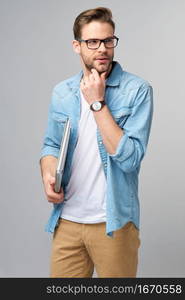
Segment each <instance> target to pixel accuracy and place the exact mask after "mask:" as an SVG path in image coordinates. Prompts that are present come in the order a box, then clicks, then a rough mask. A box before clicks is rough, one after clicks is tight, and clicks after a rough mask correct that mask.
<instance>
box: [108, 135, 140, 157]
mask: <svg viewBox="0 0 185 300" xmlns="http://www.w3.org/2000/svg"><path fill="white" fill-rule="evenodd" d="M133 151H134V144H133V141H132V140H131V139H130V138H129V136H128V135H127V134H126V133H124V134H123V136H122V137H121V139H120V141H119V143H118V146H117V149H116V152H115V153H114V154H109V156H110V157H112V158H113V159H116V160H119V161H123V160H126V159H127V158H128V157H129V156H130V155H132V153H133Z"/></svg>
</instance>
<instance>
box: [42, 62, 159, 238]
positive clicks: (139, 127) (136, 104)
mask: <svg viewBox="0 0 185 300" xmlns="http://www.w3.org/2000/svg"><path fill="white" fill-rule="evenodd" d="M82 75H83V71H81V72H80V73H78V74H77V75H75V76H73V77H71V78H69V79H67V80H64V81H62V82H60V83H58V84H57V85H56V86H55V87H54V89H53V92H52V99H51V103H50V107H49V115H48V126H47V130H46V133H45V136H44V142H43V147H42V150H41V156H40V158H42V157H44V156H46V155H53V156H55V157H58V155H59V150H60V142H61V138H62V135H63V129H64V125H65V122H66V119H67V117H69V119H70V122H71V135H70V139H69V148H68V153H67V159H66V165H65V170H64V175H63V182H62V185H63V188H64V195H65V188H66V186H67V184H68V182H69V178H70V174H71V162H72V158H73V153H74V149H75V146H76V144H77V140H78V123H79V120H80V112H81V98H80V89H79V87H80V80H81V77H82ZM105 101H106V103H107V106H108V108H109V110H110V112H111V114H112V116H113V118H114V120H115V121H116V123H117V124H118V125H119V127H121V128H122V129H123V136H122V137H121V139H120V141H119V144H118V146H117V149H116V152H115V153H114V154H113V155H111V154H109V153H108V152H107V151H106V149H105V146H104V144H103V141H102V137H101V134H100V132H99V130H98V129H97V142H98V147H99V152H100V157H101V161H102V166H103V170H104V172H105V176H106V180H107V191H106V234H107V235H108V236H110V237H113V233H114V231H115V230H117V229H119V228H121V227H122V226H124V225H125V224H126V223H127V222H129V221H131V222H133V223H134V224H135V226H136V227H137V228H138V229H139V215H140V207H139V197H138V175H139V170H140V165H141V161H142V159H143V157H144V154H145V152H146V147H147V143H148V139H149V133H150V128H151V121H152V115H153V92H152V87H151V85H150V84H149V83H148V82H147V81H145V80H144V79H142V78H140V77H138V76H136V75H134V74H131V73H128V72H126V71H124V70H122V68H121V66H120V64H119V63H118V62H113V69H112V72H111V74H110V75H109V77H108V78H107V80H106V90H105ZM63 205H64V203H60V204H53V210H52V213H51V216H50V218H49V221H48V223H47V225H46V231H48V232H54V230H55V227H56V225H57V224H58V219H59V217H60V215H61V212H62V207H63Z"/></svg>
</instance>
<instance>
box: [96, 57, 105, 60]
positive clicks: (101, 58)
mask: <svg viewBox="0 0 185 300" xmlns="http://www.w3.org/2000/svg"><path fill="white" fill-rule="evenodd" d="M96 60H108V57H98V58H96Z"/></svg>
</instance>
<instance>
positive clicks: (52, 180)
mask: <svg viewBox="0 0 185 300" xmlns="http://www.w3.org/2000/svg"><path fill="white" fill-rule="evenodd" d="M49 183H50V184H54V183H55V177H53V176H51V177H50V179H49Z"/></svg>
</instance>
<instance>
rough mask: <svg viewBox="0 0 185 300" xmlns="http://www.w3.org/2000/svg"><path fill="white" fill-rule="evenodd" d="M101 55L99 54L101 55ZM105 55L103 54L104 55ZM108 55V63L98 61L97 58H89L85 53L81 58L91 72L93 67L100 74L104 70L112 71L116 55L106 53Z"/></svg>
mask: <svg viewBox="0 0 185 300" xmlns="http://www.w3.org/2000/svg"><path fill="white" fill-rule="evenodd" d="M100 56H101V55H99V57H100ZM102 56H103V55H102ZM104 56H106V57H107V58H108V59H109V60H108V61H107V63H106V64H105V63H98V62H97V61H96V59H89V58H87V57H85V56H84V55H81V59H82V61H83V64H84V65H85V68H86V69H87V70H88V71H89V72H91V69H96V71H97V72H98V73H99V74H102V73H104V72H107V71H110V70H111V66H112V62H113V58H114V56H113V55H112V56H109V57H108V56H107V55H104Z"/></svg>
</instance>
